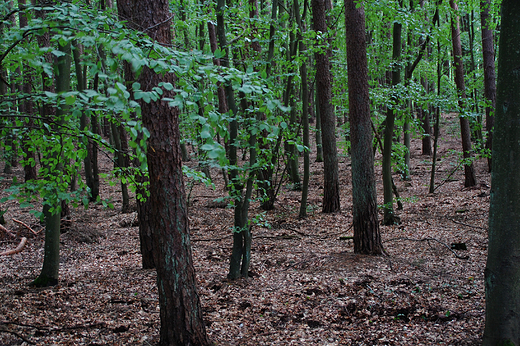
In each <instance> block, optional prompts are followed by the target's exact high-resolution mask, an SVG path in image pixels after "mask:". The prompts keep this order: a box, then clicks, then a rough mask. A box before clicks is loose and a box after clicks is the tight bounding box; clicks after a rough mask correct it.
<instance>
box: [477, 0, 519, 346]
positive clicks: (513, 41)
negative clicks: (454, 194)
mask: <svg viewBox="0 0 520 346" xmlns="http://www.w3.org/2000/svg"><path fill="white" fill-rule="evenodd" d="M501 13H502V21H501V30H500V43H499V47H500V48H499V49H500V51H499V54H498V80H497V99H496V106H497V107H496V119H495V130H494V133H495V136H494V139H493V169H492V173H491V200H490V208H489V246H488V258H487V263H486V269H485V271H484V276H485V288H486V326H485V329H484V337H483V340H482V344H483V345H484V346H505V345H508V346H509V345H520V314H519V313H518V312H519V311H520V285H519V284H518V282H520V267H519V266H518V254H519V249H520V175H519V174H518V166H519V165H520V141H518V139H519V138H520V103H519V102H518V95H519V94H520V74H519V73H518V61H520V49H519V43H520V22H519V21H518V18H520V2H518V1H516V0H503V1H502V11H501ZM483 24H484V23H483Z"/></svg>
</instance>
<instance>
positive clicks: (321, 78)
mask: <svg viewBox="0 0 520 346" xmlns="http://www.w3.org/2000/svg"><path fill="white" fill-rule="evenodd" d="M326 6H327V4H326V1H325V0H312V21H313V24H314V30H316V31H319V32H322V33H326V32H327V16H326ZM325 43H327V42H320V44H325ZM329 50H330V47H327V48H326V49H325V51H322V52H317V53H315V59H316V90H317V98H318V99H319V108H320V119H321V137H322V145H323V206H322V212H324V213H334V212H338V211H340V198H339V175H338V157H337V155H338V153H337V147H336V121H335V116H334V108H333V106H332V102H331V101H332V81H331V73H330V60H329V52H328V51H329Z"/></svg>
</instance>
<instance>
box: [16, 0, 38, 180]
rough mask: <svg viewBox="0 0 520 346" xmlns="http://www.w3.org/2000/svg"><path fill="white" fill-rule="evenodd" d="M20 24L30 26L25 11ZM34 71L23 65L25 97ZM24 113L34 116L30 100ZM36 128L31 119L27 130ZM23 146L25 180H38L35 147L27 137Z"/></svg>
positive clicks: (21, 5) (20, 3) (22, 5)
mask: <svg viewBox="0 0 520 346" xmlns="http://www.w3.org/2000/svg"><path fill="white" fill-rule="evenodd" d="M18 7H19V8H20V9H24V8H25V7H26V1H25V0H18ZM19 22H20V28H24V27H26V26H27V25H28V23H27V15H26V13H25V11H24V10H21V11H20V12H19ZM33 73H34V72H33V70H31V69H30V68H29V67H28V66H27V65H25V64H24V65H23V67H22V74H23V86H22V92H23V93H24V94H25V95H30V94H31V92H32V83H33ZM20 111H21V112H22V113H25V114H27V115H32V114H33V113H34V107H33V102H32V101H31V100H30V99H27V100H26V101H24V102H23V108H22V109H21V110H20ZM33 126H34V120H33V119H32V118H31V119H29V120H28V122H27V128H28V129H29V130H28V131H31V128H32V127H33ZM22 146H23V151H24V154H25V159H24V161H25V164H24V167H23V169H24V180H25V181H26V182H27V181H30V180H35V179H37V178H38V175H37V172H36V155H35V151H36V149H35V148H34V147H31V145H30V144H29V141H28V137H27V136H23V139H22Z"/></svg>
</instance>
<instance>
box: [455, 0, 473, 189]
mask: <svg viewBox="0 0 520 346" xmlns="http://www.w3.org/2000/svg"><path fill="white" fill-rule="evenodd" d="M450 6H451V8H452V10H453V12H454V14H453V18H452V20H451V39H452V44H453V62H454V65H455V84H456V85H457V89H458V92H459V107H460V111H461V113H462V114H461V115H460V116H459V119H460V136H461V139H462V152H463V153H462V156H463V158H464V160H468V161H469V162H467V163H466V164H464V178H465V179H464V186H465V187H470V186H475V185H476V184H477V178H476V177H475V171H474V169H473V162H471V156H472V155H471V132H470V128H469V121H468V118H466V117H465V116H464V112H465V107H466V102H465V100H466V87H465V83H464V65H463V62H462V44H461V41H460V24H459V22H460V21H459V16H458V14H457V13H458V10H459V8H458V6H457V3H456V2H455V0H450Z"/></svg>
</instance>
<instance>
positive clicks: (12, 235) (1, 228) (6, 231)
mask: <svg viewBox="0 0 520 346" xmlns="http://www.w3.org/2000/svg"><path fill="white" fill-rule="evenodd" d="M0 230H2V231H4V232H5V233H7V235H9V236H10V237H11V238H16V235H14V234H13V233H11V231H10V230H8V229H7V228H5V227H4V226H2V225H0Z"/></svg>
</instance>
